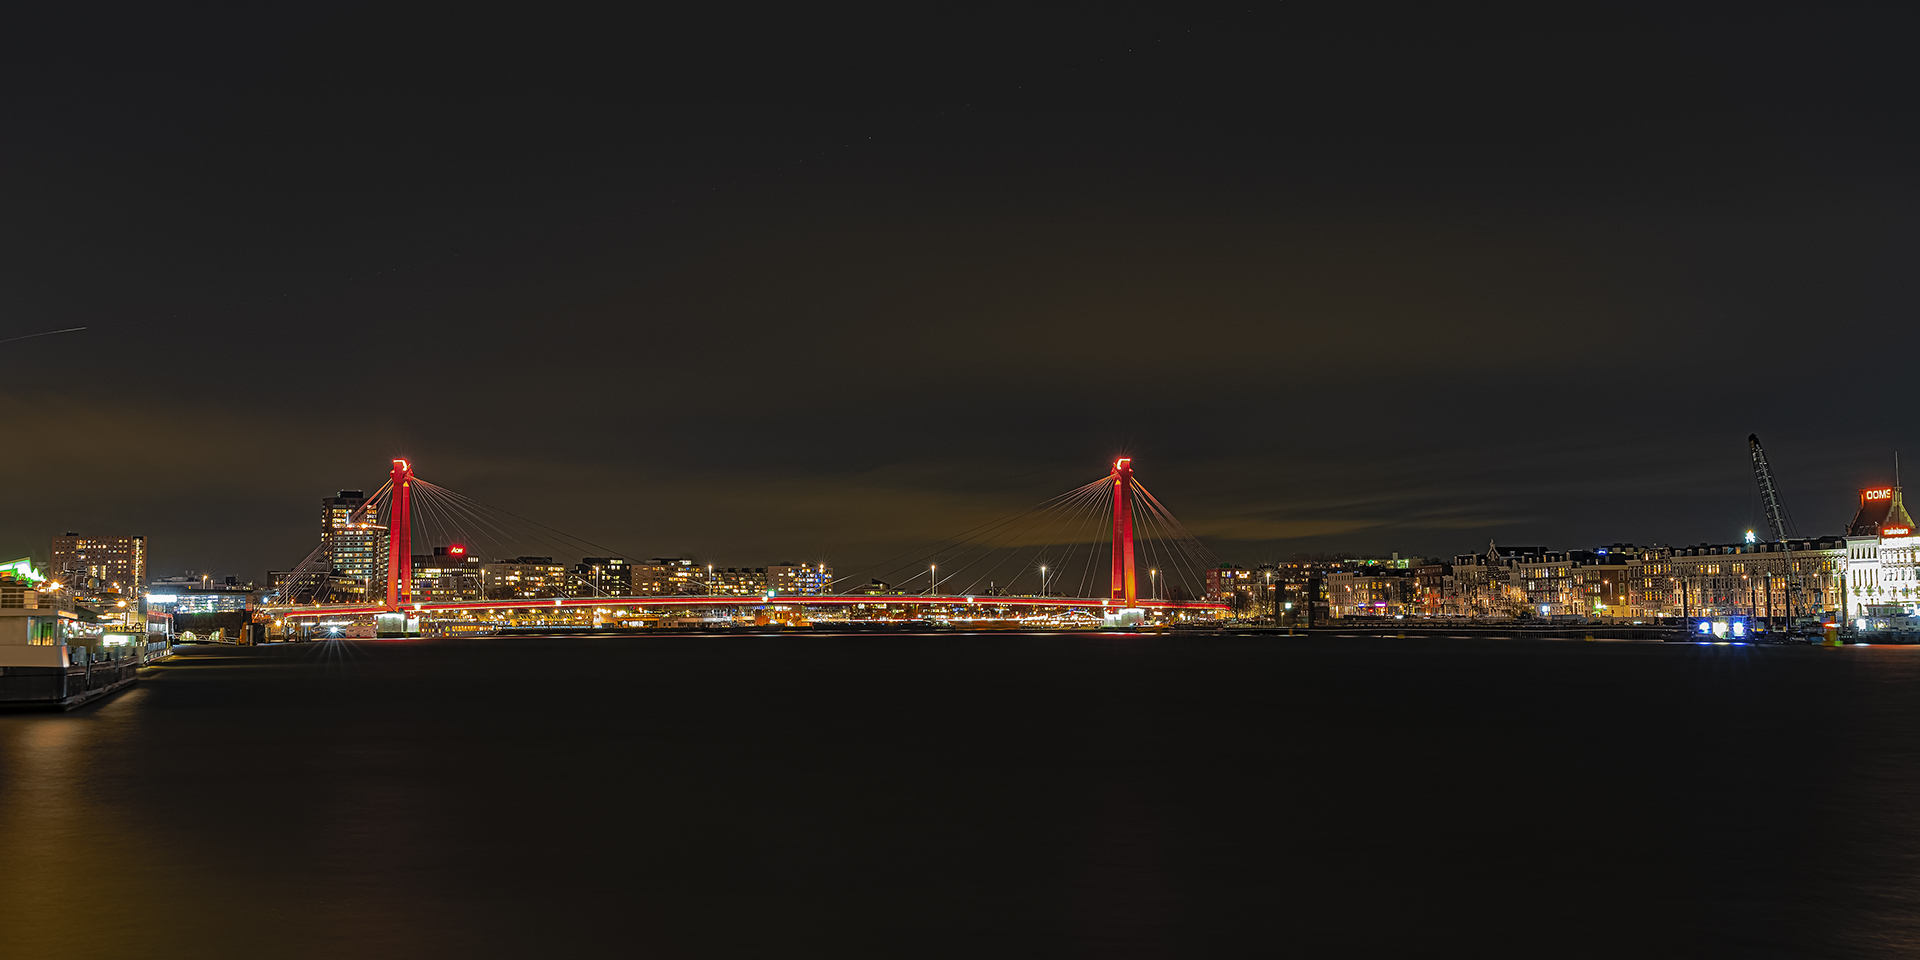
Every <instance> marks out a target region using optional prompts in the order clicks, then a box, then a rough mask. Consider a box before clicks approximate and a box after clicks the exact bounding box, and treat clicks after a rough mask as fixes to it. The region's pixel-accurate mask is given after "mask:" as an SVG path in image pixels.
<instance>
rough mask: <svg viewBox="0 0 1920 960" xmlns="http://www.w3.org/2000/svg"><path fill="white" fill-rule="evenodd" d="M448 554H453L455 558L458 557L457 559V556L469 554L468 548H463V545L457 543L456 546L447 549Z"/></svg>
mask: <svg viewBox="0 0 1920 960" xmlns="http://www.w3.org/2000/svg"><path fill="white" fill-rule="evenodd" d="M447 552H448V553H451V554H453V555H454V556H456V557H457V556H459V555H461V554H463V553H466V552H467V548H466V547H463V546H461V545H459V544H457V543H456V544H454V545H453V546H451V547H448V548H447Z"/></svg>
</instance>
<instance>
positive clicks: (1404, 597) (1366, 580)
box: [1326, 567, 1418, 619]
mask: <svg viewBox="0 0 1920 960" xmlns="http://www.w3.org/2000/svg"><path fill="white" fill-rule="evenodd" d="M1417 587H1418V581H1417V580H1416V578H1415V577H1414V574H1413V571H1412V570H1411V569H1407V568H1396V567H1381V568H1374V569H1359V570H1341V571H1338V572H1334V573H1329V574H1327V578H1326V589H1327V603H1328V609H1329V612H1330V613H1331V614H1332V615H1333V617H1334V618H1335V619H1339V618H1341V617H1398V616H1405V615H1406V614H1407V613H1408V611H1409V610H1410V609H1413V608H1414V604H1415V599H1416V597H1417V596H1418V589H1417Z"/></svg>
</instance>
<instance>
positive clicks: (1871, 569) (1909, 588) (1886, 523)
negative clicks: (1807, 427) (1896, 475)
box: [1845, 484, 1920, 619]
mask: <svg viewBox="0 0 1920 960" xmlns="http://www.w3.org/2000/svg"><path fill="white" fill-rule="evenodd" d="M1846 540H1847V563H1846V588H1847V605H1846V613H1845V615H1846V616H1847V617H1848V618H1850V619H1860V618H1871V617H1888V616H1898V615H1909V616H1911V615H1913V614H1914V613H1916V612H1920V579H1916V576H1915V574H1916V570H1915V563H1914V560H1915V556H1914V554H1915V547H1916V546H1917V545H1920V537H1916V536H1915V530H1914V525H1913V518H1912V517H1911V516H1909V515H1908V514H1907V507H1906V504H1905V502H1904V498H1903V495H1902V492H1901V489H1900V487H1899V486H1898V485H1897V484H1896V485H1894V486H1891V487H1870V488H1868V489H1865V490H1862V491H1860V508H1859V509H1858V510H1857V511H1856V512H1855V513H1854V516H1853V522H1852V523H1849V524H1848V525H1847V538H1846Z"/></svg>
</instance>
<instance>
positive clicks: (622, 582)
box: [573, 557, 634, 597]
mask: <svg viewBox="0 0 1920 960" xmlns="http://www.w3.org/2000/svg"><path fill="white" fill-rule="evenodd" d="M633 582H634V567H633V564H630V563H628V562H627V561H626V559H625V558H623V557H582V558H581V559H580V562H579V563H577V564H574V567H573V593H574V596H577V597H631V596H633V595H634V591H633Z"/></svg>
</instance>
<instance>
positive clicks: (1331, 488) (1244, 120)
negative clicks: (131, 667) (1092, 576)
mask: <svg viewBox="0 0 1920 960" xmlns="http://www.w3.org/2000/svg"><path fill="white" fill-rule="evenodd" d="M39 6H40V9H37V10H35V9H21V6H20V5H16V7H15V8H14V9H13V10H12V12H10V13H8V14H6V15H5V18H6V19H5V21H4V22H0V89H3V90H4V93H0V124H3V127H0V174H3V176H0V211H3V213H0V244H4V254H3V255H0V338H4V337H9V336H16V335H22V334H28V333H34V332H38V331H41V330H50V329H56V328H61V327H70V326H80V325H85V326H87V327H88V328H89V329H88V330H87V331H85V332H82V333H77V334H64V335H60V336H56V337H42V338H36V339H31V340H25V341H20V342H16V343H10V344H4V345H0V365H4V366H3V369H4V371H5V377H4V380H0V396H3V398H4V400H5V401H6V407H7V410H8V414H7V418H8V421H9V423H8V427H7V430H8V433H9V436H10V437H11V438H12V439H10V440H9V441H8V444H9V450H10V451H11V452H10V455H9V456H8V457H7V458H6V462H7V464H8V466H9V468H10V469H8V471H7V496H6V506H5V509H4V510H0V559H6V558H11V557H14V556H19V555H21V554H25V553H29V552H31V553H33V554H35V555H36V556H41V557H44V555H45V553H46V551H47V548H48V538H49V537H50V536H51V535H53V534H57V533H60V532H62V531H63V530H67V529H72V530H77V531H81V532H87V533H94V534H117V533H139V534H144V535H146V536H147V537H149V538H150V542H151V544H152V555H153V571H152V572H153V574H154V575H156V576H159V575H167V574H173V573H178V572H180V570H182V569H183V568H191V569H195V570H200V571H206V572H212V573H215V574H229V573H230V574H237V575H240V576H242V577H244V578H259V577H261V576H262V575H263V574H264V571H265V570H266V569H268V568H269V567H284V566H287V565H291V564H292V563H294V562H296V561H298V560H299V559H300V558H301V557H302V556H304V555H305V554H306V552H307V550H308V549H309V548H311V547H312V546H313V544H314V542H315V538H316V534H317V526H318V509H319V507H318V498H320V497H322V496H326V495H328V494H330V493H332V492H333V491H335V490H337V489H340V488H355V487H358V488H365V489H367V490H372V489H373V488H375V487H377V486H378V485H379V484H380V482H381V480H382V479H383V475H384V471H385V469H386V464H387V461H388V459H389V458H391V457H395V456H407V457H411V458H412V459H413V460H414V461H415V463H416V464H417V468H418V470H419V472H420V475H421V476H423V477H425V478H427V479H429V480H432V481H434V482H436V483H439V484H442V485H444V486H447V487H449V488H452V489H455V490H459V491H462V492H464V493H466V494H468V495H471V496H474V497H477V498H479V499H481V500H484V501H486V502H489V503H492V504H496V505H498V506H501V507H504V508H507V509H510V510H513V511H515V512H518V513H521V514H524V515H526V516H529V517H533V518H536V519H539V520H542V521H544V522H547V523H550V524H552V525H554V526H556V527H559V528H561V529H565V530H568V531H571V532H575V533H579V534H582V535H585V536H588V537H591V538H592V539H594V540H596V541H597V542H600V543H604V544H607V545H609V546H611V547H614V548H617V549H618V550H620V551H622V552H624V553H627V554H629V555H632V556H638V557H648V556H656V555H689V556H695V557H699V558H701V559H703V560H713V561H715V562H718V563H721V564H727V565H745V564H753V565H760V564H765V563H768V562H778V561H782V560H799V561H803V562H804V561H813V560H817V559H824V560H829V561H831V562H833V563H835V564H836V565H837V566H838V567H840V569H841V571H842V572H846V573H851V572H853V571H854V570H855V569H857V568H858V567H859V566H860V565H861V564H862V563H863V562H864V561H870V560H874V559H878V558H882V557H884V556H890V555H892V554H894V553H896V552H898V551H899V550H902V549H906V548H907V547H908V546H909V545H911V544H913V543H917V542H924V541H928V540H934V539H937V538H939V537H943V536H946V535H948V534H952V533H955V532H958V531H959V530H962V529H964V528H966V527H970V526H972V525H973V524H975V523H977V522H979V521H981V520H985V519H989V518H991V517H994V516H997V515H1000V514H1003V513H1007V512H1010V511H1012V510H1016V509H1019V508H1021V507H1024V506H1026V505H1028V504H1030V503H1033V502H1034V501H1037V500H1040V499H1042V498H1044V497H1046V496H1049V495H1051V494H1053V493H1057V492H1060V491H1063V490H1066V489H1068V488H1071V487H1074V486H1078V485H1079V484H1081V483H1084V482H1086V481H1088V480H1091V479H1094V478H1095V477H1098V476H1100V475H1101V474H1103V473H1104V472H1105V469H1106V465H1107V463H1108V461H1109V460H1110V459H1111V458H1112V457H1114V456H1116V455H1130V456H1132V457H1134V458H1135V459H1136V463H1137V469H1138V476H1139V477H1140V479H1141V480H1142V481H1143V482H1145V483H1146V485H1147V486H1148V487H1150V488H1151V489H1153V490H1154V492H1155V493H1156V494H1158V495H1159V497H1160V498H1161V499H1162V500H1163V501H1165V502H1166V503H1167V505H1168V506H1169V507H1171V508H1172V510H1173V511H1174V512H1175V513H1177V514H1179V515H1180V516H1181V517H1182V519H1183V520H1185V521H1186V522H1187V524H1188V525H1189V526H1190V527H1191V528H1192V529H1193V530H1194V531H1195V532H1196V533H1198V534H1199V535H1200V536H1201V537H1202V538H1204V539H1205V540H1207V541H1208V543H1209V544H1210V545H1211V546H1212V547H1213V549H1214V550H1215V551H1216V552H1218V553H1219V554H1220V555H1221V556H1222V557H1223V558H1225V559H1227V560H1236V561H1240V562H1257V561H1262V560H1272V559H1285V558H1286V557H1288V556H1290V555H1292V554H1295V553H1303V552H1320V551H1352V552H1360V553H1369V552H1378V553H1382V554H1384V553H1386V552H1390V551H1398V552H1400V553H1402V554H1403V555H1404V554H1425V555H1446V556H1451V555H1453V554H1455V553H1459V552H1465V551H1470V550H1482V549H1484V548H1485V546H1486V544H1487V541H1488V540H1489V539H1498V540H1500V541H1502V542H1506V543H1516V544H1518V543H1534V544H1546V545H1550V546H1556V547H1590V546H1593V545H1596V544H1602V543H1609V542H1615V541H1631V542H1640V543H1647V542H1653V541H1663V542H1668V543H1690V542H1698V541H1701V540H1715V541H1728V540H1733V539H1737V538H1738V537H1739V536H1740V535H1741V533H1742V532H1743V531H1745V530H1746V529H1748V528H1749V527H1757V528H1759V529H1761V530H1762V531H1764V529H1765V528H1764V525H1763V518H1762V517H1761V515H1760V512H1759V504H1758V497H1757V496H1756V494H1755V493H1754V484H1753V480H1752V477H1751V474H1750V471H1749V468H1748V465H1747V449H1746V437H1747V434H1748V433H1750V432H1758V433H1759V434H1760V435H1761V437H1762V438H1763V440H1764V441H1765V442H1766V443H1767V447H1768V452H1769V454H1770V456H1771V458H1772V460H1773V464H1774V468H1775V470H1776V471H1777V473H1778V475H1779V479H1780V480H1781V482H1782V484H1783V494H1784V496H1785V498H1786V500H1787V504H1788V506H1789V508H1790V509H1791V510H1792V511H1793V513H1794V514H1795V516H1796V519H1797V520H1798V521H1799V526H1800V529H1801V532H1803V533H1834V532H1838V531H1839V530H1840V529H1841V527H1842V525H1843V524H1844V523H1845V521H1846V520H1847V518H1848V517H1849V516H1851V514H1852V511H1853V509H1854V506H1855V494H1854V490H1855V488H1856V487H1858V486H1861V485H1866V484H1873V483H1884V482H1887V481H1889V480H1891V472H1892V471H1891V461H1892V458H1893V454H1894V452H1895V451H1896V450H1901V451H1905V452H1910V459H1911V461H1912V464H1913V466H1914V469H1920V442H1916V441H1917V440H1920V437H1916V433H1920V431H1916V430H1915V428H1914V426H1913V424H1914V419H1913V417H1914V413H1915V403H1914V401H1913V399H1912V395H1913V392H1914V388H1913V386H1912V384H1913V382H1914V377H1915V374H1914V372H1913V370H1914V364H1915V361H1916V358H1920V342H1917V341H1920V333H1916V327H1915V325H1914V323H1913V317H1914V305H1915V303H1916V299H1917V298H1920V277H1917V276H1916V272H1915V264H1916V255H1920V125H1916V124H1915V123H1914V118H1915V115H1916V104H1915V92H1916V89H1917V88H1920V85H1917V84H1916V79H1917V78H1916V71H1917V70H1920V61H1916V59H1915V58H1914V57H1913V56H1912V53H1911V46H1912V41H1913V37H1914V36H1915V27H1916V23H1915V22H1914V21H1915V19H1916V13H1915V10H1914V8H1912V7H1911V6H1905V7H1896V6H1894V5H1888V7H1887V8H1886V9H1885V10H1884V11H1882V12H1879V13H1857V14H1846V13H1837V12H1835V11H1833V10H1830V9H1814V8H1812V7H1806V6H1803V5H1785V4H1761V3H1742V4H1726V5H1723V6H1720V7H1694V8H1690V12H1683V11H1680V10H1679V8H1677V7H1676V6H1675V5H1673V4H1664V3H1663V4H1650V5H1644V6H1639V5H1629V4H1605V5H1593V6H1592V7H1590V8H1588V9H1584V10H1569V9H1565V8H1564V7H1565V6H1566V5H1551V4H1548V5H1542V4H1524V5H1514V6H1512V7H1509V8H1504V9H1502V8H1498V7H1495V6H1492V5H1485V4H1482V5H1475V6H1474V7H1473V8H1472V9H1464V8H1457V7H1453V6H1448V5H1419V6H1415V5H1409V6H1407V7H1395V6H1385V5H1368V4H1357V3H1337V4H1334V3H1327V4H1316V3H1291V2H1290V3H1284V4H1260V5H1255V6H1253V7H1252V8H1251V9H1249V8H1248V7H1244V6H1243V7H1239V8H1232V9H1214V10H1201V9H1198V8H1194V7H1191V6H1189V5H1172V4H1169V5H1166V6H1165V8H1164V9H1163V10H1161V11H1160V12H1148V13H1123V12H1120V11H1118V10H1117V9H1116V8H1113V7H1107V6H1094V5H1089V6H1086V7H1082V8H1078V9H1074V10H1065V11H1056V12H1052V13H1042V12H1038V8H1035V7H1032V6H1009V7H1006V8H1000V9H993V8H989V7H985V6H981V5H957V6H952V7H948V8H945V9H939V10H936V9H933V8H932V7H930V6H928V5H893V6H891V7H883V8H876V9H872V10H852V9H846V10H843V11H841V12H823V11H818V10H807V9H801V8H800V7H799V6H797V5H796V6H791V7H789V8H787V9H784V10H779V11H775V12H768V11H764V10H754V9H750V8H747V7H742V6H721V5H709V6H703V7H701V8H700V9H699V10H698V11H673V10H667V9H666V8H664V7H660V8H659V9H660V10H661V11H662V12H657V13H656V12H647V13H625V14H620V15H617V16H610V15H608V14H606V13H605V12H601V13H597V14H590V15H589V14H579V15H576V14H569V13H559V12H554V11H556V10H557V9H558V8H555V7H551V6H548V5H538V9H537V10H536V9H534V7H535V6H536V5H524V6H525V7H526V8H527V9H521V10H517V11H509V12H501V13H483V12H477V11H476V10H475V9H474V8H473V6H471V5H460V4H451V5H447V6H444V7H441V8H438V9H432V10H424V11H420V10H412V11H406V12H403V11H401V9H400V8H398V7H395V6H393V5H388V4H366V5H352V4H309V5H293V4H266V5H261V4H254V5H248V6H242V7H235V8H233V9H226V10H219V9H215V8H213V7H211V6H208V5H200V6H199V7H198V9H196V10H193V11H181V10H170V9H164V8H161V7H157V6H152V5H130V6H127V7H124V8H115V7H107V6H77V5H51V4H47V5H39ZM609 6H611V5H609ZM634 6H636V7H637V6H639V5H634Z"/></svg>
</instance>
